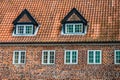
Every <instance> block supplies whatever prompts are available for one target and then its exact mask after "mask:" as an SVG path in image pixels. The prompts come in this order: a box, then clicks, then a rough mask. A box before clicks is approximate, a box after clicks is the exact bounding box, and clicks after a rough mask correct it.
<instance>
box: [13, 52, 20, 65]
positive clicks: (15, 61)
mask: <svg viewBox="0 0 120 80" xmlns="http://www.w3.org/2000/svg"><path fill="white" fill-rule="evenodd" d="M18 62H19V52H15V59H14V63H18Z"/></svg>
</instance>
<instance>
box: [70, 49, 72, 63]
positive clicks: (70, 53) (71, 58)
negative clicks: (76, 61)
mask: <svg viewBox="0 0 120 80" xmlns="http://www.w3.org/2000/svg"><path fill="white" fill-rule="evenodd" d="M70 63H71V64H72V51H70Z"/></svg>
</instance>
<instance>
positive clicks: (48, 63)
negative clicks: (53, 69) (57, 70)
mask: <svg viewBox="0 0 120 80" xmlns="http://www.w3.org/2000/svg"><path fill="white" fill-rule="evenodd" d="M51 51H52V52H54V63H50V52H51ZM44 52H48V58H47V60H48V62H47V63H44ZM42 64H45V65H52V64H55V50H42Z"/></svg>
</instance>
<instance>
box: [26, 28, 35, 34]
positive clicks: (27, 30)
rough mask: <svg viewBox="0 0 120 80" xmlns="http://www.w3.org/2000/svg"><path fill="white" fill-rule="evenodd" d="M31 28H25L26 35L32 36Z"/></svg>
mask: <svg viewBox="0 0 120 80" xmlns="http://www.w3.org/2000/svg"><path fill="white" fill-rule="evenodd" d="M32 28H33V27H32V26H26V34H32V30H33V29H32Z"/></svg>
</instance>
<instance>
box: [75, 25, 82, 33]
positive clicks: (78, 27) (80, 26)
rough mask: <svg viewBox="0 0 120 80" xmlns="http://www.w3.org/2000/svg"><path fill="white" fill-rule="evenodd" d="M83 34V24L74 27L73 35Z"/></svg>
mask: <svg viewBox="0 0 120 80" xmlns="http://www.w3.org/2000/svg"><path fill="white" fill-rule="evenodd" d="M79 32H83V24H76V25H75V33H79Z"/></svg>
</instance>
